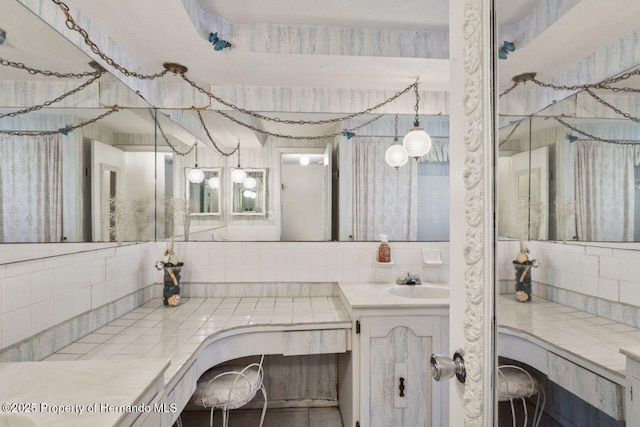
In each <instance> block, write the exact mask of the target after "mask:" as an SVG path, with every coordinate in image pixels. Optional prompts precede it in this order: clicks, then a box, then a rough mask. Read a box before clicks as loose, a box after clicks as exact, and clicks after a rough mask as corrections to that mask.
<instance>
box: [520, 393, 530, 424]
mask: <svg viewBox="0 0 640 427" xmlns="http://www.w3.org/2000/svg"><path fill="white" fill-rule="evenodd" d="M520 400H522V409H524V424H522V427H527V421H529V414H528V413H527V401H526V400H525V399H524V397H521V398H520Z"/></svg>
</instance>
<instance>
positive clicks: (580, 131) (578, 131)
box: [554, 117, 640, 145]
mask: <svg viewBox="0 0 640 427" xmlns="http://www.w3.org/2000/svg"><path fill="white" fill-rule="evenodd" d="M554 119H555V120H556V121H557V122H558V123H560V124H562V125H564V126H566V127H568V128H569V129H571V130H572V131H574V132H577V133H579V134H580V135H582V136H586V137H587V138H589V139H593V140H595V141H600V142H605V143H607V144H617V145H638V144H640V143H638V142H624V141H614V140H612V139H604V138H600V137H599V136H595V135H592V134H590V133H587V132H585V131H582V130H580V129H578V128H576V127H575V126H573V125H570V124H569V123H567V122H565V121H564V120H562V119H561V118H559V117H554Z"/></svg>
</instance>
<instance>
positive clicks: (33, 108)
mask: <svg viewBox="0 0 640 427" xmlns="http://www.w3.org/2000/svg"><path fill="white" fill-rule="evenodd" d="M97 73H98V74H97V75H95V76H93V77H92V78H90V79H89V80H87V81H86V82H85V83H84V84H82V85H80V86H78V87H77V88H75V89H72V90H70V91H69V92H67V93H64V94H62V95H60V96H59V97H57V98H55V99H52V100H50V101H45V102H44V103H43V104H40V105H34V106H32V107H29V108H25V109H23V110H18V111H13V112H11V113H5V114H0V119H2V118H4V117H16V116H19V115H21V114H27V113H30V112H32V111H37V110H41V109H42V108H44V107H49V106H50V105H51V104H55V103H56V102H60V101H62V100H63V99H65V98H66V97H67V96H70V95H74V94H76V93H78V92H80V91H81V90H83V89H84V88H86V87H87V86H89V85H90V84H91V83H93V82H95V81H96V80H98V79H99V78H100V77H102V75H103V74H104V71H99V72H97Z"/></svg>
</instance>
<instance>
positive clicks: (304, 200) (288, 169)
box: [280, 149, 332, 241]
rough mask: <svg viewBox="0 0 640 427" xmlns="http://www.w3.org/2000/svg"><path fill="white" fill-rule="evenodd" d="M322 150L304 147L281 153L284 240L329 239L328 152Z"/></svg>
mask: <svg viewBox="0 0 640 427" xmlns="http://www.w3.org/2000/svg"><path fill="white" fill-rule="evenodd" d="M325 151H326V150H323V149H304V150H303V151H300V152H295V153H292V152H287V153H283V154H282V161H281V182H282V185H281V192H280V201H281V208H282V231H281V240H283V241H322V240H330V237H331V236H330V235H331V203H330V201H331V184H332V181H331V158H330V156H331V154H330V153H328V154H327V153H325Z"/></svg>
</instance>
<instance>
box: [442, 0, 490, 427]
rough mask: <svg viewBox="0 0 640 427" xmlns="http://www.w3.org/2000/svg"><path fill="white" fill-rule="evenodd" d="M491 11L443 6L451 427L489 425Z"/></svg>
mask: <svg viewBox="0 0 640 427" xmlns="http://www.w3.org/2000/svg"><path fill="white" fill-rule="evenodd" d="M492 8H493V2H492V1H491V0H464V1H455V2H450V3H449V23H450V29H449V46H450V49H449V64H450V65H449V66H450V76H451V78H450V82H451V84H450V105H451V114H450V126H449V129H450V138H451V141H452V145H451V147H452V148H451V150H450V153H449V156H450V162H451V163H450V166H451V181H450V183H451V196H450V197H451V205H450V215H451V222H450V224H451V227H450V229H451V232H450V249H449V250H450V257H451V263H450V268H451V271H450V287H451V305H450V329H449V331H450V333H449V343H450V347H449V350H450V352H451V353H453V352H454V351H456V350H457V349H462V350H463V351H464V360H465V369H466V382H465V383H464V384H461V383H460V382H458V381H457V380H456V379H453V380H451V387H450V389H449V390H450V395H449V421H450V424H449V425H450V426H452V427H454V426H456V427H457V426H463V425H464V426H492V425H494V421H493V419H494V399H493V389H492V384H493V382H494V381H493V378H494V372H495V368H494V366H495V356H494V354H495V351H494V347H495V343H494V339H495V338H494V337H495V331H494V328H493V319H494V302H493V300H494V298H493V289H494V286H493V283H494V266H493V262H494V261H493V260H494V240H495V238H494V234H495V228H494V225H493V217H494V196H493V148H492V141H493V139H494V138H493V128H494V121H495V113H494V95H493V78H494V77H493V76H494V74H493V70H494V69H495V61H496V52H495V49H494V46H495V45H497V42H495V40H494V38H495V35H494V34H493V29H492V25H493V24H492V23H493V20H492V19H491V16H492V14H493V10H492ZM449 356H451V354H449ZM454 378H455V377H454Z"/></svg>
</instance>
